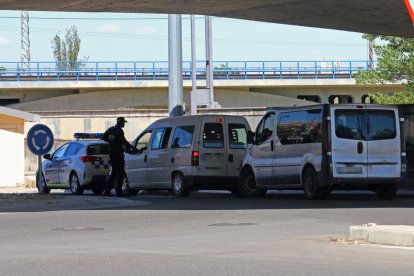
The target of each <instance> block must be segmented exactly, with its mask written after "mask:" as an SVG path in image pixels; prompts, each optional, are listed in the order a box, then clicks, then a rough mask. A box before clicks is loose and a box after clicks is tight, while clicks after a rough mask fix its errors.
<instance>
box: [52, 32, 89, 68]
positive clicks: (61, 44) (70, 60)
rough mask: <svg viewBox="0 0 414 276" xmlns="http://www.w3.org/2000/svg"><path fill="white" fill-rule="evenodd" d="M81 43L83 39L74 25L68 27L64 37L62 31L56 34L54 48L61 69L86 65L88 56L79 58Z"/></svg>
mask: <svg viewBox="0 0 414 276" xmlns="http://www.w3.org/2000/svg"><path fill="white" fill-rule="evenodd" d="M80 45H81V39H80V37H79V35H78V29H77V28H76V26H74V25H73V26H71V27H70V28H69V29H66V35H65V37H64V38H61V37H60V33H58V34H56V35H55V37H54V38H53V40H52V49H53V56H54V57H55V61H56V63H57V66H58V68H59V69H61V70H76V69H77V68H79V67H82V66H84V65H85V64H84V62H85V61H87V60H88V57H83V58H82V59H79V50H80Z"/></svg>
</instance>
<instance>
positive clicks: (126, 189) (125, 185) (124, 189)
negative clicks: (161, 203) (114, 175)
mask: <svg viewBox="0 0 414 276" xmlns="http://www.w3.org/2000/svg"><path fill="white" fill-rule="evenodd" d="M116 194H117V196H132V195H137V194H138V190H136V189H132V188H131V187H130V186H129V181H128V178H127V177H124V181H123V182H122V186H121V190H119V191H118V190H117V191H116Z"/></svg>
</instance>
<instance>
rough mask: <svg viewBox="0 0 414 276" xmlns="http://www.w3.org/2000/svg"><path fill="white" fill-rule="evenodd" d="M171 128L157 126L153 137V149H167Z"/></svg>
mask: <svg viewBox="0 0 414 276" xmlns="http://www.w3.org/2000/svg"><path fill="white" fill-rule="evenodd" d="M170 134H171V128H170V127H167V128H157V129H156V130H155V133H154V137H153V138H152V143H151V149H166V148H167V147H168V140H169V139H170Z"/></svg>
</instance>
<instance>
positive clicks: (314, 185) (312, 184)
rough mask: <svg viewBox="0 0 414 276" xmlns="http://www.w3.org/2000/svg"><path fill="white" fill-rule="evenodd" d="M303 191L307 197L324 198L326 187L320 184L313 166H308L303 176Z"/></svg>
mask: <svg viewBox="0 0 414 276" xmlns="http://www.w3.org/2000/svg"><path fill="white" fill-rule="evenodd" d="M302 185H303V191H304V192H305V197H306V198H307V199H318V198H323V196H324V190H325V189H324V188H323V187H320V186H319V183H318V177H317V176H316V173H315V171H314V170H313V169H312V168H307V169H306V170H305V172H304V174H303V178H302Z"/></svg>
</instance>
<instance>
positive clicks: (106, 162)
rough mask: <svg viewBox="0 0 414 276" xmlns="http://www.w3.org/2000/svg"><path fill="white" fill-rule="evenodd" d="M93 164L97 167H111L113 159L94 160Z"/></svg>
mask: <svg viewBox="0 0 414 276" xmlns="http://www.w3.org/2000/svg"><path fill="white" fill-rule="evenodd" d="M91 163H92V165H94V166H95V169H97V170H98V169H110V168H111V161H110V160H99V161H92V162H91Z"/></svg>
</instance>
